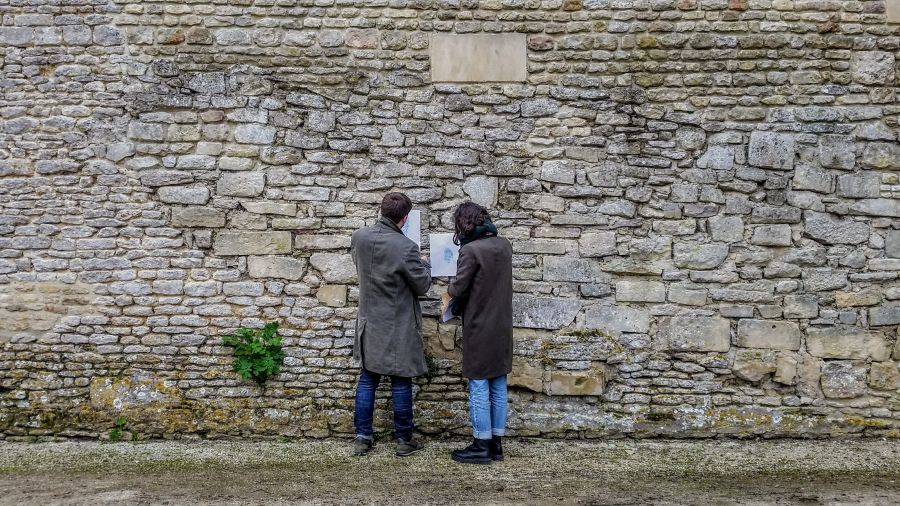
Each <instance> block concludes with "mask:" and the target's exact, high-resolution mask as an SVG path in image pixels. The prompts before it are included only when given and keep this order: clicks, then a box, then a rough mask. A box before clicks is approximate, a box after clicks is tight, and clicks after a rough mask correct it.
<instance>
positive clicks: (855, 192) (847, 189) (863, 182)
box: [837, 173, 881, 199]
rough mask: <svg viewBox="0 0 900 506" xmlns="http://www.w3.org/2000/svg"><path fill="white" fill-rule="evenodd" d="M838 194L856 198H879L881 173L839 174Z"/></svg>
mask: <svg viewBox="0 0 900 506" xmlns="http://www.w3.org/2000/svg"><path fill="white" fill-rule="evenodd" d="M837 194H838V195H840V196H842V197H849V198H854V199H865V198H878V197H880V196H881V175H880V174H875V173H860V174H846V175H843V176H839V177H838V179H837Z"/></svg>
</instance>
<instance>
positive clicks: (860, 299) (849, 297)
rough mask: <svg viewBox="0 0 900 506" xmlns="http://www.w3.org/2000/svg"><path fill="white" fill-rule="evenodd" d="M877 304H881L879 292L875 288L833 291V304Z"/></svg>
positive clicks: (848, 305)
mask: <svg viewBox="0 0 900 506" xmlns="http://www.w3.org/2000/svg"><path fill="white" fill-rule="evenodd" d="M878 304H881V292H879V291H877V290H861V291H858V292H835V293H834V305H835V306H837V307H856V306H876V305H878Z"/></svg>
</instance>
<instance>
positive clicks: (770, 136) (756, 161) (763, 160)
mask: <svg viewBox="0 0 900 506" xmlns="http://www.w3.org/2000/svg"><path fill="white" fill-rule="evenodd" d="M794 155H795V148H794V137H793V136H791V135H790V134H780V133H776V132H761V131H755V132H753V133H751V134H750V147H749V149H748V159H749V162H750V165H754V166H756V167H765V168H770V169H783V170H790V169H792V168H793V167H794Z"/></svg>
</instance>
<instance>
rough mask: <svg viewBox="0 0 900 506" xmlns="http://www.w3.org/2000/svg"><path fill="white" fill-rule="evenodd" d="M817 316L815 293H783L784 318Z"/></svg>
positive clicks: (817, 306) (817, 302) (817, 308)
mask: <svg viewBox="0 0 900 506" xmlns="http://www.w3.org/2000/svg"><path fill="white" fill-rule="evenodd" d="M817 316H819V300H818V298H817V297H816V296H815V295H806V294H802V295H785V296H784V317H785V318H815V317H817Z"/></svg>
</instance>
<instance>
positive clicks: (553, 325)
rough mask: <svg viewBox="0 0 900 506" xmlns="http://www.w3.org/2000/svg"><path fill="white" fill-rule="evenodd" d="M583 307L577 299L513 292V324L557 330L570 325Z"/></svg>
mask: <svg viewBox="0 0 900 506" xmlns="http://www.w3.org/2000/svg"><path fill="white" fill-rule="evenodd" d="M580 309H581V301H580V300H577V299H561V298H556V297H535V296H533V295H525V294H520V293H517V294H513V325H514V326H516V327H527V328H533V329H550V330H555V329H559V328H562V327H565V326H568V325H570V324H571V323H572V322H573V321H574V320H575V315H577V314H578V311H579V310H580Z"/></svg>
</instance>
